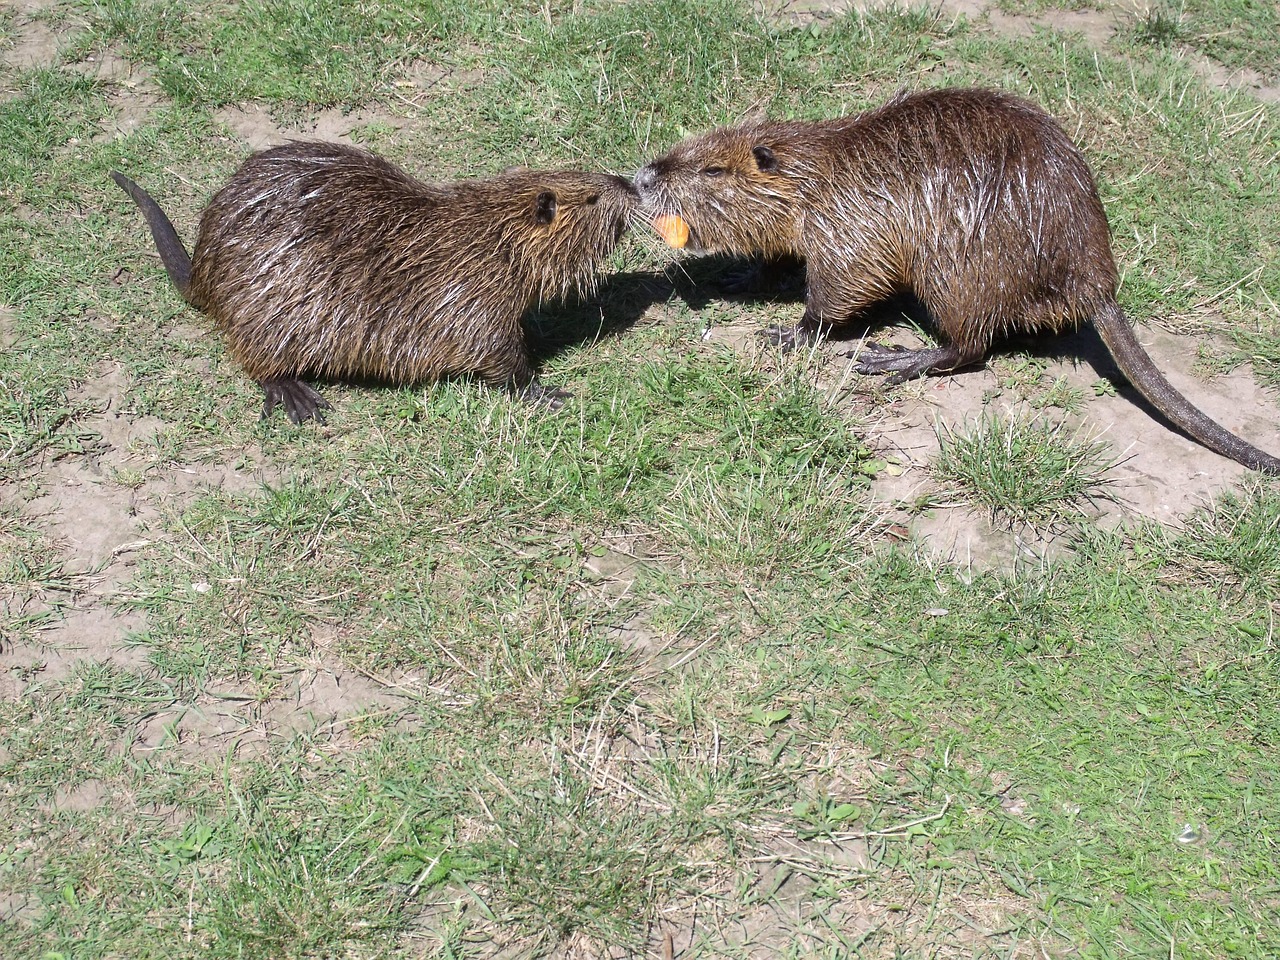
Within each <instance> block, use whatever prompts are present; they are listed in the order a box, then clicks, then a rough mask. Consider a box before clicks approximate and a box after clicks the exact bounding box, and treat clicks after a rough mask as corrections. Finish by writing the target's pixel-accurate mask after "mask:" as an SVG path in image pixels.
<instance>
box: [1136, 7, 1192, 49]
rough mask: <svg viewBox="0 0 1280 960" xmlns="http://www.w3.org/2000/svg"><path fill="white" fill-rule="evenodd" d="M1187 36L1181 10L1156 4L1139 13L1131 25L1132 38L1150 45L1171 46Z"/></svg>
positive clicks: (1182, 41)
mask: <svg viewBox="0 0 1280 960" xmlns="http://www.w3.org/2000/svg"><path fill="white" fill-rule="evenodd" d="M1188 38H1189V33H1188V30H1187V27H1186V24H1185V23H1184V22H1183V11H1182V10H1181V9H1179V10H1173V9H1172V8H1171V7H1167V6H1163V5H1156V6H1153V7H1151V8H1149V9H1148V10H1147V12H1146V13H1145V14H1143V15H1141V16H1140V17H1139V18H1138V20H1137V22H1136V23H1135V24H1134V26H1133V39H1134V41H1135V42H1137V43H1142V44H1146V45H1148V46H1152V47H1172V46H1174V45H1175V44H1179V43H1185V42H1187V40H1188Z"/></svg>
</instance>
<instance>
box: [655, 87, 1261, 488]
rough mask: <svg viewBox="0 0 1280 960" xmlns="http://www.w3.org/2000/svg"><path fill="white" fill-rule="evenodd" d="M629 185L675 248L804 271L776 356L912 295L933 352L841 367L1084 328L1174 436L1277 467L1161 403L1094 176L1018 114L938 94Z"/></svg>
mask: <svg viewBox="0 0 1280 960" xmlns="http://www.w3.org/2000/svg"><path fill="white" fill-rule="evenodd" d="M635 184H636V188H637V190H638V191H639V193H640V199H641V212H642V214H644V215H645V216H646V217H647V218H648V219H649V220H650V221H651V222H654V223H655V226H656V227H657V228H658V229H659V231H660V232H662V233H663V234H664V235H665V236H667V238H668V242H671V243H673V245H677V246H681V245H683V244H684V242H685V241H686V240H687V243H688V245H689V247H690V248H691V249H694V250H702V251H707V252H722V253H735V254H759V255H763V256H764V257H766V258H769V257H781V256H788V255H790V256H798V257H801V258H803V259H804V261H805V262H806V266H807V270H808V290H807V295H806V301H805V311H804V316H803V318H802V319H801V320H800V322H799V324H798V325H797V326H795V327H793V328H790V329H780V328H773V329H772V330H771V331H769V335H770V337H771V339H772V340H773V341H774V342H775V343H779V344H781V345H783V346H784V347H790V346H795V345H797V344H801V343H806V342H811V341H813V340H815V339H817V338H819V337H821V336H822V335H824V334H825V333H826V332H827V331H829V330H830V329H831V328H832V327H837V326H843V325H845V324H848V323H850V322H851V321H852V320H854V319H855V318H857V317H858V316H859V315H865V313H866V311H867V309H868V308H869V307H871V306H873V305H875V304H877V303H880V302H883V301H886V300H889V299H891V298H893V297H895V296H898V295H903V294H906V295H911V296H914V297H915V298H916V299H917V300H918V301H919V302H920V303H921V304H922V305H923V306H924V308H925V309H926V310H927V311H928V313H929V314H930V316H931V317H932V319H933V320H934V322H935V324H936V328H937V334H938V339H939V341H940V343H941V345H940V346H938V347H936V348H932V349H919V350H906V349H901V348H893V347H886V346H883V345H880V344H876V343H869V344H867V345H866V346H865V347H864V348H863V351H862V353H861V355H860V356H861V362H860V363H859V364H858V366H857V367H856V369H857V371H858V372H859V373H863V374H870V373H889V374H891V376H890V377H889V379H888V380H887V381H886V382H887V383H890V384H896V383H901V382H902V381H904V380H909V379H911V378H913V377H918V376H921V375H922V374H926V373H948V372H950V371H953V370H955V369H957V368H959V367H963V366H966V365H969V364H976V363H980V362H981V361H982V360H983V358H984V357H985V356H986V354H987V351H988V350H989V349H990V347H991V345H992V343H993V341H994V340H995V339H996V338H997V337H1002V336H1006V335H1008V334H1010V333H1024V334H1025V333H1046V332H1057V331H1060V330H1063V329H1066V328H1069V327H1074V326H1075V325H1076V324H1078V323H1080V322H1081V321H1085V320H1092V321H1093V324H1094V326H1095V327H1096V328H1097V330H1098V332H1099V333H1100V334H1101V336H1102V340H1103V342H1104V343H1105V344H1106V346H1107V348H1108V349H1109V350H1110V351H1111V355H1112V356H1113V357H1114V358H1115V361H1116V363H1117V365H1118V366H1119V367H1120V370H1121V371H1122V372H1123V373H1124V375H1125V376H1126V377H1128V378H1129V381H1130V382H1131V383H1133V385H1134V386H1136V387H1137V388H1138V390H1139V391H1140V392H1141V393H1142V394H1143V396H1145V397H1146V398H1147V399H1148V400H1149V401H1151V403H1152V404H1153V405H1154V406H1155V407H1156V408H1157V409H1158V410H1159V411H1160V412H1161V413H1162V414H1164V416H1166V417H1167V418H1168V419H1169V420H1170V421H1171V422H1172V423H1173V424H1175V425H1176V426H1177V427H1179V428H1181V429H1182V430H1183V431H1185V432H1186V433H1187V434H1189V435H1190V436H1191V437H1193V438H1195V439H1196V440H1198V441H1199V442H1200V443H1202V444H1204V445H1205V446H1207V447H1209V448H1210V449H1211V450H1215V451H1217V452H1218V453H1220V454H1223V455H1224V456H1227V457H1230V458H1232V459H1233V460H1237V461H1239V462H1240V463H1243V464H1244V465H1246V466H1248V467H1251V468H1253V469H1256V470H1266V471H1268V472H1271V473H1280V460H1277V459H1276V458H1275V457H1272V456H1269V455H1268V454H1266V453H1264V452H1262V451H1261V450H1258V449H1257V448H1255V447H1253V446H1251V445H1250V444H1248V443H1246V442H1245V441H1243V440H1241V439H1240V438H1239V437H1236V436H1234V435H1233V434H1231V433H1228V432H1227V431H1226V430H1225V429H1223V428H1222V427H1221V426H1219V425H1218V424H1217V423H1215V422H1214V421H1213V420H1211V419H1209V417H1207V416H1206V415H1205V414H1204V413H1202V412H1201V411H1200V410H1198V409H1197V408H1196V407H1194V406H1193V405H1192V404H1191V403H1190V401H1188V400H1187V399H1186V398H1185V397H1183V396H1182V394H1180V393H1179V392H1178V391H1177V390H1175V389H1174V388H1173V386H1172V385H1171V384H1170V383H1169V382H1168V381H1167V380H1166V379H1165V378H1164V375H1163V374H1161V373H1160V371H1159V370H1157V369H1156V367H1155V365H1154V364H1153V363H1152V362H1151V358H1150V357H1149V356H1148V355H1147V353H1146V351H1145V350H1143V348H1142V346H1141V345H1140V344H1139V343H1138V340H1137V338H1136V337H1135V336H1134V334H1133V330H1132V329H1131V328H1130V326H1129V323H1128V321H1127V320H1126V318H1125V316H1124V314H1123V313H1122V312H1121V310H1120V307H1119V305H1118V304H1117V302H1116V289H1117V287H1118V285H1119V278H1118V274H1117V271H1116V265H1115V259H1114V257H1113V256H1112V253H1111V242H1110V231H1109V229H1108V226H1107V218H1106V214H1105V213H1104V212H1103V208H1102V202H1101V200H1100V199H1099V197H1098V190H1097V186H1096V185H1095V184H1094V180H1093V176H1092V174H1091V173H1090V171H1089V167H1088V165H1087V164H1086V162H1085V159H1084V157H1083V155H1082V154H1081V152H1080V150H1079V149H1078V148H1077V147H1076V146H1075V144H1073V143H1072V142H1071V140H1070V138H1069V137H1068V136H1067V135H1066V133H1065V132H1064V131H1063V130H1062V128H1061V127H1060V126H1059V125H1058V124H1057V122H1056V121H1054V120H1053V118H1052V117H1050V116H1049V115H1048V114H1047V113H1045V112H1044V111H1043V110H1041V109H1040V108H1039V107H1036V106H1034V105H1033V104H1030V103H1028V102H1026V101H1024V100H1021V99H1019V98H1017V97H1014V96H1011V95H1009V94H1006V93H1001V92H997V91H991V90H970V89H951V90H937V91H932V92H927V93H915V94H903V95H899V96H897V97H896V98H894V99H893V100H891V101H889V102H888V103H886V104H884V105H883V106H881V107H879V108H877V109H875V110H871V111H868V112H866V113H861V114H857V115H854V116H851V117H844V118H841V119H836V120H827V121H818V122H808V123H806V122H789V123H788V122H780V123H756V124H747V125H744V126H740V127H731V128H725V129H720V130H713V131H711V132H710V133H706V134H703V135H701V136H696V137H692V138H690V139H688V140H685V141H684V142H682V143H680V144H677V145H676V146H675V147H674V148H673V149H672V150H671V152H670V153H668V154H667V155H666V156H664V157H662V158H660V159H657V160H654V161H653V162H652V163H650V164H649V165H648V166H647V167H645V168H644V169H643V170H641V171H640V172H639V174H637V176H636V178H635ZM668 222H669V223H670V227H668Z"/></svg>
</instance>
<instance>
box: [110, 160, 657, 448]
mask: <svg viewBox="0 0 1280 960" xmlns="http://www.w3.org/2000/svg"><path fill="white" fill-rule="evenodd" d="M111 176H112V178H113V179H114V180H115V181H116V183H118V184H120V186H121V187H123V188H124V190H125V191H126V192H127V193H128V194H129V195H130V196H131V197H133V199H134V201H135V202H136V203H137V205H138V206H139V208H141V210H142V212H143V214H144V216H145V217H146V219H147V224H148V225H149V226H150V227H151V233H152V235H153V236H154V238H155V242H156V246H157V247H158V248H159V251H160V259H161V260H162V261H163V262H164V265H165V269H166V270H167V271H168V273H169V277H170V279H171V280H172V281H173V284H174V286H175V287H177V288H178V292H179V293H181V294H182V296H183V298H184V299H186V301H187V302H188V303H190V304H191V305H192V306H194V307H196V308H197V309H199V310H202V311H204V312H205V313H207V314H209V315H210V316H211V317H212V318H213V319H214V320H215V321H216V322H217V324H218V325H219V326H220V327H221V328H222V330H223V331H224V332H225V334H226V337H227V343H228V347H229V349H230V352H231V354H232V356H234V357H235V358H236V360H238V361H239V362H240V364H241V365H242V366H243V367H244V369H245V370H246V371H247V372H248V374H249V376H251V377H253V378H254V380H256V381H257V382H258V383H259V385H261V387H262V389H263V392H264V393H265V394H266V401H265V403H264V406H263V416H264V417H265V416H268V415H269V414H270V413H271V411H272V410H273V409H274V408H275V406H276V404H277V403H283V405H284V408H285V411H286V412H287V413H288V415H289V418H290V419H291V420H293V421H294V422H295V423H300V422H301V421H303V420H305V419H307V418H308V417H314V418H315V419H317V420H323V415H322V414H321V413H320V408H321V407H326V408H327V407H328V404H327V403H326V402H325V401H324V399H323V398H322V397H321V396H320V395H319V394H318V393H317V392H316V391H315V390H313V389H312V388H311V387H310V386H308V385H307V384H305V383H303V382H302V380H301V378H302V377H323V378H329V379H358V380H366V379H367V380H376V381H383V382H388V383H414V382H419V381H424V380H434V379H439V378H444V377H451V376H464V375H474V376H477V377H479V378H480V379H482V380H484V381H486V382H489V383H492V384H501V385H504V386H506V387H508V388H510V389H512V390H514V391H517V392H519V393H520V395H522V396H524V397H526V398H529V399H543V400H545V401H547V402H550V403H551V404H552V405H553V406H558V405H559V403H560V402H562V399H563V398H564V397H566V396H568V394H567V393H565V392H564V391H561V390H557V389H554V388H549V387H543V386H541V385H540V384H539V383H538V381H537V378H536V375H535V373H534V368H533V364H532V361H531V359H530V355H529V350H528V347H527V345H526V343H525V338H524V333H523V330H522V326H521V318H522V316H523V315H524V313H525V311H526V310H527V309H528V308H529V307H530V306H531V305H533V304H534V303H541V302H543V301H546V300H551V299H555V298H559V297H562V296H565V295H567V294H569V293H571V292H575V291H582V290H585V289H588V288H590V287H591V285H592V283H593V281H594V278H595V275H596V270H597V268H598V267H599V266H600V264H601V261H602V260H603V259H604V257H605V256H607V255H608V253H609V252H610V251H611V250H612V249H613V248H614V246H615V245H616V244H617V242H618V240H619V239H620V238H621V236H622V234H623V232H624V230H625V229H626V226H627V222H628V218H629V216H630V215H631V213H632V211H633V210H634V208H635V204H636V195H635V191H634V189H633V188H632V186H631V184H630V183H629V182H628V181H626V180H624V179H623V178H621V177H616V176H610V175H605V174H594V173H580V172H573V171H558V172H550V173H548V172H538V171H530V170H524V169H509V170H507V171H504V172H503V173H502V174H501V175H499V176H496V177H494V178H492V179H488V180H462V181H458V182H454V183H439V184H430V183H423V182H420V181H418V180H416V179H414V178H413V177H411V176H409V175H408V174H407V173H405V172H404V171H403V170H400V169H399V168H398V167H396V166H394V165H392V164H391V163H389V162H388V161H386V160H384V159H382V158H380V157H377V156H375V155H373V154H371V153H369V152H368V151H365V150H359V149H356V148H354V147H348V146H343V145H341V144H332V143H308V142H293V143H290V144H287V145H285V146H280V147H274V148H272V149H270V150H264V151H262V152H261V153H257V154H254V155H253V156H251V157H249V159H247V160H246V161H245V162H244V163H243V165H241V167H240V168H239V170H237V171H236V172H235V174H234V175H232V177H231V179H230V181H229V182H228V183H227V184H226V186H224V187H223V188H222V189H221V190H219V191H218V192H217V194H216V195H215V196H214V198H213V200H211V201H210V203H209V205H208V207H206V208H205V210H204V212H203V213H202V214H201V216H200V230H199V235H198V236H197V238H196V245H195V252H194V255H193V256H192V257H190V258H188V256H187V252H186V250H185V249H184V247H183V245H182V241H181V240H180V239H179V238H178V235H177V232H176V231H175V230H174V228H173V224H172V223H170V221H169V218H168V217H166V216H165V214H164V212H163V211H162V210H161V209H160V207H159V206H158V205H157V204H156V203H155V201H154V200H152V198H151V197H150V196H148V195H147V194H146V192H145V191H143V190H142V189H141V188H140V187H138V186H137V184H135V183H133V181H131V180H130V179H129V178H128V177H125V176H123V175H122V174H120V173H112V174H111Z"/></svg>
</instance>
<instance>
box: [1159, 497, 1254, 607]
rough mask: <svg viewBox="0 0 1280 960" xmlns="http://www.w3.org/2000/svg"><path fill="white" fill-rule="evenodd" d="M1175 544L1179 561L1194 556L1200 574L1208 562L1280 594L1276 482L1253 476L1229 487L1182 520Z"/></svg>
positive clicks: (1241, 583)
mask: <svg viewBox="0 0 1280 960" xmlns="http://www.w3.org/2000/svg"><path fill="white" fill-rule="evenodd" d="M1174 549H1175V556H1177V557H1179V558H1180V559H1181V560H1182V561H1183V562H1188V561H1190V562H1194V565H1195V569H1196V575H1197V576H1198V577H1202V576H1204V571H1205V564H1208V565H1210V566H1211V567H1212V568H1213V569H1214V570H1215V571H1216V573H1217V574H1218V576H1219V577H1220V578H1222V579H1225V580H1226V581H1227V582H1230V583H1232V584H1233V585H1235V586H1237V587H1239V588H1240V589H1242V590H1244V591H1246V592H1256V593H1258V594H1261V595H1263V596H1270V597H1277V596H1280V488H1278V487H1277V486H1276V485H1275V484H1268V483H1265V482H1262V481H1255V482H1253V483H1252V484H1250V485H1249V486H1248V487H1246V488H1245V489H1244V490H1241V491H1239V492H1236V491H1228V492H1227V493H1225V494H1223V495H1222V497H1221V498H1219V499H1218V501H1217V502H1216V503H1215V504H1213V506H1212V507H1211V508H1210V509H1207V510H1203V511H1201V512H1199V513H1196V514H1193V515H1192V516H1191V517H1190V518H1189V519H1188V520H1187V521H1186V525H1185V529H1184V531H1183V533H1182V535H1181V536H1180V537H1178V538H1177V540H1176V541H1175V543H1174ZM1215 579H1217V578H1215Z"/></svg>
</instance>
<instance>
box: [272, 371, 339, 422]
mask: <svg viewBox="0 0 1280 960" xmlns="http://www.w3.org/2000/svg"><path fill="white" fill-rule="evenodd" d="M258 385H259V386H261V387H262V392H263V393H264V394H266V399H265V400H264V401H263V403H262V419H263V420H266V419H267V418H268V417H269V416H271V413H272V411H273V410H275V408H276V405H277V404H281V405H283V406H284V412H285V414H286V415H287V416H288V417H289V419H290V420H292V421H293V422H294V423H296V424H301V423H302V421H303V420H314V421H315V422H316V423H321V424H322V423H324V413H323V412H322V411H324V410H332V409H333V407H331V406H330V405H329V401H328V400H326V399H325V398H324V397H322V396H320V394H319V393H317V392H316V391H315V390H314V389H312V388H311V387H310V386H308V385H307V384H305V383H303V382H302V381H301V380H261V381H259V384H258Z"/></svg>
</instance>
